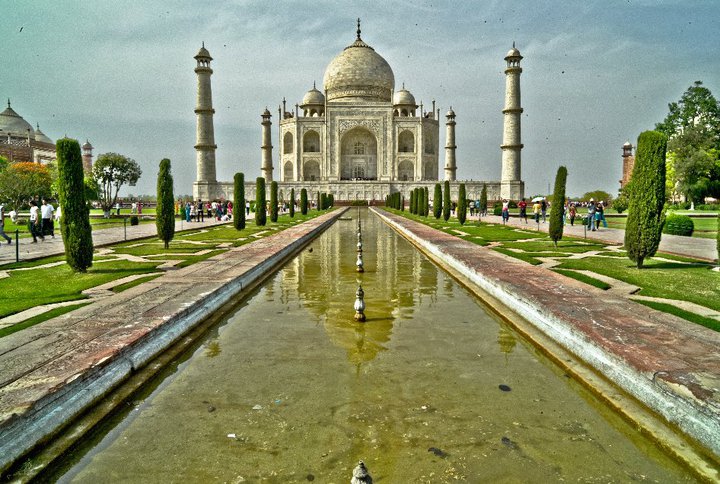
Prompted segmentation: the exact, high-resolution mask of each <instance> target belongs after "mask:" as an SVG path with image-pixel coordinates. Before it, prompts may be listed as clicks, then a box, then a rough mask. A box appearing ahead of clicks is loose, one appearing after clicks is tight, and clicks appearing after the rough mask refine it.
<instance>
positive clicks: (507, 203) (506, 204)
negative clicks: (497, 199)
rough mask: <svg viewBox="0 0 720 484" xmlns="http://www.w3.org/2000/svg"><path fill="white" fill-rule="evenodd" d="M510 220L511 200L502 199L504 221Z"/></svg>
mask: <svg viewBox="0 0 720 484" xmlns="http://www.w3.org/2000/svg"><path fill="white" fill-rule="evenodd" d="M508 220H510V201H509V200H506V199H504V200H503V201H502V221H503V223H506V222H507V221H508Z"/></svg>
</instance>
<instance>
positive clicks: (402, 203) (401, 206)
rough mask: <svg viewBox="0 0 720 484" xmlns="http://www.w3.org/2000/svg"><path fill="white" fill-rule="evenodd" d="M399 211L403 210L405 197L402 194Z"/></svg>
mask: <svg viewBox="0 0 720 484" xmlns="http://www.w3.org/2000/svg"><path fill="white" fill-rule="evenodd" d="M400 211H401V212H404V211H405V197H404V196H402V195H400Z"/></svg>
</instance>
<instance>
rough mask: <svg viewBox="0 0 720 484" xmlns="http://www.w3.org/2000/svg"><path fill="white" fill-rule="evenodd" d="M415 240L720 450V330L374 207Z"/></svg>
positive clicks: (719, 453)
mask: <svg viewBox="0 0 720 484" xmlns="http://www.w3.org/2000/svg"><path fill="white" fill-rule="evenodd" d="M377 212H378V213H379V214H380V215H381V216H382V217H383V218H385V219H386V220H387V221H388V222H389V223H390V224H391V225H392V226H393V227H395V228H396V230H398V231H399V232H400V233H401V234H403V235H404V236H405V237H407V238H408V239H410V240H411V241H412V242H413V243H414V244H415V245H417V246H418V247H420V248H422V249H423V250H424V251H426V252H427V253H429V254H431V255H432V256H434V257H436V258H437V259H438V260H440V261H442V262H443V263H444V264H446V265H447V266H448V267H450V268H452V269H453V270H456V271H458V272H459V273H461V274H463V275H465V276H466V277H467V278H468V279H469V280H470V281H471V282H472V283H473V284H475V285H477V286H479V287H480V288H481V289H482V290H484V291H485V292H487V293H488V294H490V295H491V296H492V297H494V298H495V299H497V300H499V301H504V302H505V304H506V305H507V306H508V307H510V308H511V309H512V310H513V311H514V312H516V313H517V314H519V315H520V316H522V317H523V318H524V319H525V320H527V321H529V322H530V323H531V324H532V325H534V326H535V327H536V328H538V329H539V330H540V331H542V332H543V333H544V334H546V335H548V336H549V337H550V338H552V339H553V340H554V341H556V342H557V343H559V344H560V345H562V346H563V347H564V348H566V349H567V350H568V351H570V352H571V353H573V354H574V355H576V356H577V357H578V358H579V359H580V360H582V361H584V362H585V363H586V364H588V365H589V366H591V367H592V368H594V369H595V370H596V371H597V372H598V373H600V374H601V375H604V376H605V377H606V378H608V379H609V380H611V381H613V382H614V383H615V384H616V385H618V386H619V387H620V388H622V389H624V390H625V391H626V392H627V393H629V394H630V395H633V396H634V397H635V398H637V399H638V400H639V401H641V402H643V403H644V404H645V405H646V406H647V407H649V408H650V409H652V410H653V411H655V412H656V413H657V414H659V415H661V416H662V417H664V418H665V419H666V420H667V421H668V422H670V423H671V424H673V425H675V426H677V427H678V428H679V429H681V430H682V431H683V432H684V433H685V434H686V435H688V436H690V437H691V438H692V439H694V440H695V441H696V442H699V443H700V444H701V445H702V446H703V447H704V448H705V449H708V450H709V451H710V452H711V453H713V454H714V455H715V458H716V459H717V458H719V457H720V333H718V332H715V331H712V330H710V329H707V328H705V327H702V326H699V325H695V324H692V323H689V322H687V321H685V320H683V319H680V318H678V317H676V316H673V315H671V314H667V313H663V312H660V311H655V310H652V309H650V308H647V307H645V306H642V305H640V304H639V303H636V302H633V301H630V300H628V299H626V298H624V297H621V296H617V295H613V294H608V293H607V292H605V291H602V290H599V289H597V288H594V287H592V286H589V285H586V284H583V283H581V282H578V281H575V280H574V279H571V278H568V277H564V276H562V275H560V274H556V273H554V272H553V271H551V270H548V269H545V268H542V267H537V266H532V265H529V264H526V263H523V262H521V261H518V260H516V259H513V258H512V257H509V256H506V255H503V254H500V253H497V252H495V251H493V250H490V249H488V248H484V247H479V246H477V245H475V244H472V243H471V242H468V241H464V240H461V239H459V238H457V237H454V236H452V235H449V234H447V233H445V232H441V231H439V230H435V229H433V228H432V227H429V226H427V225H424V224H421V223H418V222H414V221H411V220H408V219H406V218H403V217H400V216H397V215H394V214H391V213H389V212H386V211H377Z"/></svg>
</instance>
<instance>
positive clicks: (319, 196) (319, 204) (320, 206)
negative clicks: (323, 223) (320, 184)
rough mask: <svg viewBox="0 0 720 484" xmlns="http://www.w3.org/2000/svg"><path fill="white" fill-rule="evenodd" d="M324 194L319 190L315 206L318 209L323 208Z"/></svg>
mask: <svg viewBox="0 0 720 484" xmlns="http://www.w3.org/2000/svg"><path fill="white" fill-rule="evenodd" d="M322 196H323V194H322V193H320V192H319V191H318V194H317V200H316V201H315V203H316V204H317V205H315V206H316V207H317V209H318V210H322Z"/></svg>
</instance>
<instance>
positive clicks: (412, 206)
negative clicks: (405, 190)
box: [410, 188, 415, 214]
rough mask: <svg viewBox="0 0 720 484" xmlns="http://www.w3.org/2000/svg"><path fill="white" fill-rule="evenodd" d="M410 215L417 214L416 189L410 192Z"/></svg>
mask: <svg viewBox="0 0 720 484" xmlns="http://www.w3.org/2000/svg"><path fill="white" fill-rule="evenodd" d="M410 213H412V214H415V189H414V188H413V189H412V190H410Z"/></svg>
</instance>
